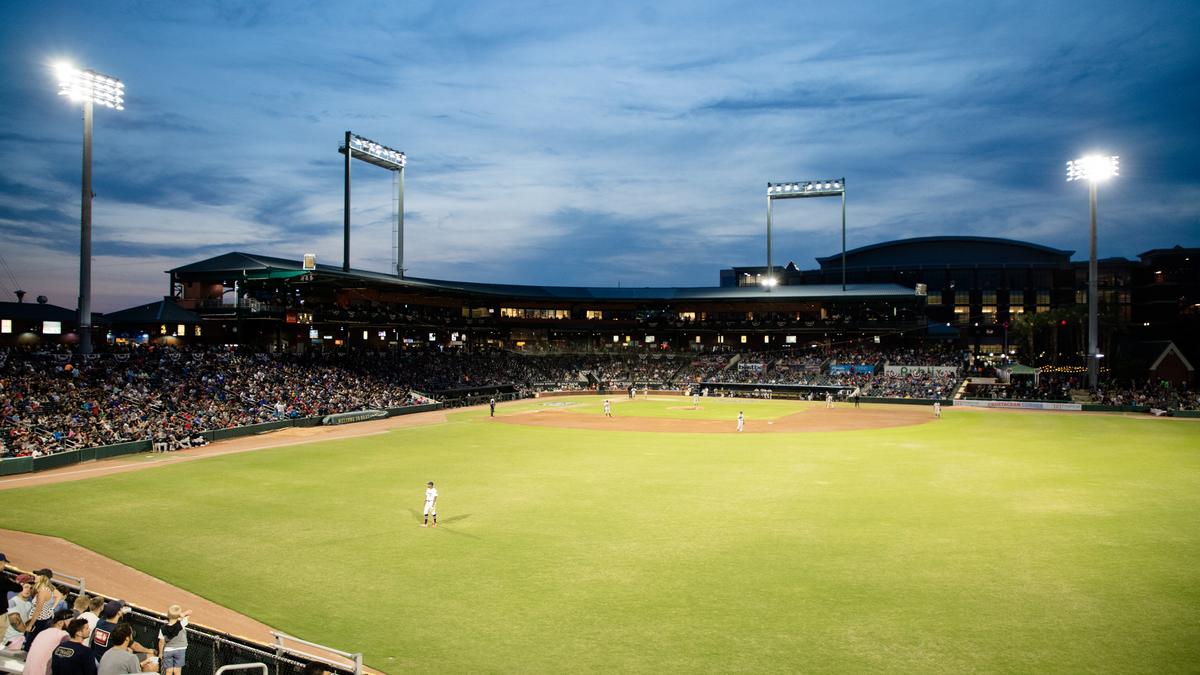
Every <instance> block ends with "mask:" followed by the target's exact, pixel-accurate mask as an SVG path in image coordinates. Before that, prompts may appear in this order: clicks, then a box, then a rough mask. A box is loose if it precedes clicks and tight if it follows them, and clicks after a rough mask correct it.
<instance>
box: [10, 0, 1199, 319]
mask: <svg viewBox="0 0 1200 675" xmlns="http://www.w3.org/2000/svg"><path fill="white" fill-rule="evenodd" d="M60 59H68V60H71V61H73V62H75V63H76V64H78V65H80V66H81V67H88V68H93V69H95V70H98V71H100V72H103V73H106V74H110V75H112V76H114V77H118V78H120V79H122V80H123V81H124V82H125V83H126V109H125V110H124V111H120V112H118V111H114V110H109V109H104V108H98V109H97V110H96V115H95V141H94V143H95V150H94V153H95V159H94V190H95V192H96V194H97V197H96V200H95V203H94V242H95V244H94V245H95V263H94V276H93V294H94V295H93V297H94V300H93V307H94V309H95V310H96V311H112V310H116V309H120V308H123V307H127V306H130V305H132V304H135V303H139V302H144V301H150V300H154V299H157V298H159V297H161V296H162V295H164V294H165V293H167V292H168V285H167V276H166V275H165V274H163V271H164V270H166V269H169V268H171V267H176V266H179V265H183V264H186V263H189V262H194V261H196V260H200V259H203V258H206V257H210V256H214V255H218V254H221V253H225V252H228V251H234V250H237V251H245V252H251V253H259V254H264V255H274V256H280V257H289V258H295V259H299V258H300V256H301V255H302V254H303V253H305V252H315V253H317V255H318V259H319V261H320V262H323V263H329V264H340V263H341V257H342V244H341V236H342V158H341V156H340V155H338V154H337V151H336V150H337V144H338V142H339V141H340V140H341V138H342V134H343V133H344V132H345V131H346V130H347V129H349V130H352V131H354V132H356V133H359V134H361V135H363V136H366V137H368V138H371V139H374V140H376V141H379V142H382V143H385V144H387V145H390V146H391V147H394V148H397V149H400V150H403V151H405V152H406V153H407V154H408V158H409V165H408V169H407V173H406V188H407V189H406V207H407V208H406V219H405V222H406V256H405V258H406V259H405V262H406V266H407V267H408V269H409V274H410V275H412V276H419V277H432V278H443V279H457V280H467V281H489V282H503V283H529V284H563V285H597V286H615V285H617V284H618V283H620V284H621V285H625V286H715V285H716V284H717V283H718V271H719V270H720V269H721V268H723V267H730V266H734V265H759V264H765V259H766V243H765V229H766V209H765V190H766V183H767V182H768V181H785V180H804V179H824V178H835V177H839V178H840V177H842V176H845V177H846V180H847V188H848V190H847V193H848V246H849V247H850V248H854V247H857V246H864V245H867V244H872V243H876V242H880V241H886V240H889V239H897V238H905V237H919V236H933V235H951V234H953V235H978V236H994V237H1007V238H1013V239H1020V240H1026V241H1032V242H1035V243H1039V244H1045V245H1049V246H1054V247H1059V248H1064V249H1070V250H1074V251H1075V252H1076V253H1075V258H1076V259H1083V258H1086V257H1087V247H1088V236H1087V218H1088V205H1087V188H1086V186H1085V185H1081V184H1075V183H1067V182H1066V180H1065V162H1066V161H1067V160H1069V159H1074V158H1076V157H1078V156H1081V155H1084V154H1087V153H1090V152H1101V153H1104V154H1115V155H1120V157H1121V174H1122V175H1121V176H1120V177H1119V178H1118V179H1116V180H1115V181H1113V182H1111V183H1107V184H1104V185H1102V186H1101V188H1100V204H1099V214H1100V255H1101V256H1103V257H1107V256H1118V255H1119V256H1126V257H1134V256H1136V255H1137V254H1138V253H1140V252H1142V251H1145V250H1148V249H1151V248H1159V247H1170V246H1173V245H1175V244H1182V245H1184V246H1200V122H1198V120H1200V2H1196V1H1195V0H1190V1H1181V2H1156V1H1150V2H1136V3H1135V2H1107V1H1092V2H1078V3H1074V2H1072V3H1063V2H1052V3H1028V2H1022V3H1017V2H1012V3H1009V2H1003V3H1000V2H994V3H985V2H957V3H955V2H946V3H927V2H908V3H905V2H860V3H833V4H830V3H788V2H773V3H747V2H731V3H713V2H686V3H683V2H656V3H631V4H625V3H620V2H602V3H517V2H452V3H435V2H428V3H418V2H404V3H400V2H393V3H378V2H376V3H342V2H296V1H289V2H261V3H260V2H235V1H229V2H210V3H206V2H194V3H173V2H151V1H145V2H79V3H63V2H14V1H10V2H6V3H4V4H3V8H2V9H0V98H2V100H3V108H2V109H0V256H2V257H3V261H4V264H5V265H6V266H7V269H6V268H5V267H4V265H0V300H3V301H12V300H15V296H13V294H12V291H13V290H15V288H16V287H17V286H18V285H19V286H20V287H21V288H23V289H24V290H26V291H27V292H28V293H29V297H27V299H26V301H31V300H32V298H33V297H34V296H37V295H46V296H49V298H50V302H51V303H53V304H57V305H61V306H64V307H70V308H74V307H75V306H76V300H75V298H76V295H77V293H78V286H77V284H78V253H79V199H80V195H79V192H80V148H81V138H82V131H81V129H82V126H81V122H80V113H79V107H78V106H77V105H73V104H71V103H70V102H68V101H67V100H65V99H64V98H61V97H58V96H57V95H56V85H55V81H54V76H53V72H52V70H51V64H52V63H53V62H54V61H56V60H60ZM354 170H355V173H354V176H355V179H354V188H355V193H354V205H355V208H354V212H353V222H354V225H353V228H354V229H353V235H352V244H353V250H352V264H353V266H354V267H357V268H363V269H370V270H377V271H387V270H388V268H389V266H390V264H391V244H390V240H391V225H390V223H389V218H390V214H391V208H392V205H391V194H390V186H391V176H390V175H389V173H388V172H387V171H385V170H383V169H378V168H375V167H372V166H369V165H367V164H365V163H362V162H356V163H355V167H354ZM839 207H840V205H839V204H838V203H837V202H836V200H833V199H828V200H793V201H787V202H780V203H777V204H776V210H775V234H776V236H775V255H774V259H775V262H776V263H778V264H786V263H787V262H788V261H790V260H794V261H795V262H796V263H797V264H798V265H799V266H800V267H801V268H804V269H810V268H813V267H815V266H816V263H815V262H814V260H813V259H814V258H815V257H817V256H825V255H830V254H832V253H835V252H837V251H838V250H839V247H840V231H839V225H840V216H839V211H838V209H839Z"/></svg>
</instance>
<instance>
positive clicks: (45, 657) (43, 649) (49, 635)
mask: <svg viewBox="0 0 1200 675" xmlns="http://www.w3.org/2000/svg"><path fill="white" fill-rule="evenodd" d="M73 617H74V613H73V612H72V611H71V610H69V609H60V610H58V611H56V612H54V616H53V617H52V618H51V623H50V625H49V626H47V627H45V628H43V629H42V630H40V631H38V634H37V637H35V638H34V639H33V644H31V645H29V653H28V654H26V655H25V674H26V675H50V657H52V656H54V648H55V647H57V646H58V645H59V643H61V642H62V641H63V639H64V638H69V637H71V636H70V634H68V633H67V631H65V630H63V628H64V627H66V625H67V623H68V622H70V621H71V619H72V618H73Z"/></svg>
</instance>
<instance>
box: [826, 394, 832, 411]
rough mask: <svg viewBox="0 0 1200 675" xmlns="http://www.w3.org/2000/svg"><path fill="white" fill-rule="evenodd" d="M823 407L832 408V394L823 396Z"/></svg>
mask: <svg viewBox="0 0 1200 675" xmlns="http://www.w3.org/2000/svg"><path fill="white" fill-rule="evenodd" d="M825 407H826V408H832V407H833V394H825Z"/></svg>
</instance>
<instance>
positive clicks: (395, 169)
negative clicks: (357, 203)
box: [338, 131, 408, 277]
mask: <svg viewBox="0 0 1200 675" xmlns="http://www.w3.org/2000/svg"><path fill="white" fill-rule="evenodd" d="M338 152H339V153H340V154H343V155H345V156H346V162H345V195H344V207H343V222H342V227H343V234H342V271H343V272H349V271H350V160H351V159H360V160H362V161H364V162H366V163H367V164H373V165H375V166H378V167H380V168H383V169H387V170H388V171H391V172H392V212H393V220H392V236H393V239H392V272H393V274H395V275H396V276H397V277H403V276H404V167H405V166H407V165H408V158H407V157H406V156H405V155H404V153H403V152H400V151H399V150H393V149H392V148H389V147H388V146H386V145H383V144H382V143H376V142H375V141H372V140H371V139H369V138H364V137H362V136H359V135H358V134H356V133H353V132H351V131H347V132H346V137H345V140H343V141H342V143H341V144H339V145H338Z"/></svg>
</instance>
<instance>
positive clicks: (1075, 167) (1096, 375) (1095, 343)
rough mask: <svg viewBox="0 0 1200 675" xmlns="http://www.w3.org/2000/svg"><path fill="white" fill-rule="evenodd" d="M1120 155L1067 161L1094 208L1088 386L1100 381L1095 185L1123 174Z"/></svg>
mask: <svg viewBox="0 0 1200 675" xmlns="http://www.w3.org/2000/svg"><path fill="white" fill-rule="evenodd" d="M1120 162H1121V158H1120V157H1118V156H1117V155H1112V156H1107V155H1087V156H1085V157H1080V158H1079V159H1075V160H1071V161H1070V162H1067V182H1072V181H1081V180H1085V181H1087V183H1088V205H1089V206H1090V210H1091V252H1090V253H1091V255H1090V256H1089V257H1088V387H1089V388H1091V389H1095V388H1096V384H1097V382H1098V381H1099V380H1100V359H1102V358H1104V356H1103V354H1101V353H1100V347H1099V341H1100V317H1099V308H1098V303H1099V300H1098V295H1099V289H1098V288H1097V281H1096V280H1097V278H1098V276H1099V270H1098V269H1097V264H1096V185H1097V184H1098V183H1100V182H1102V181H1105V180H1107V179H1109V178H1112V177H1114V176H1118V175H1120V169H1121V163H1120Z"/></svg>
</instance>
